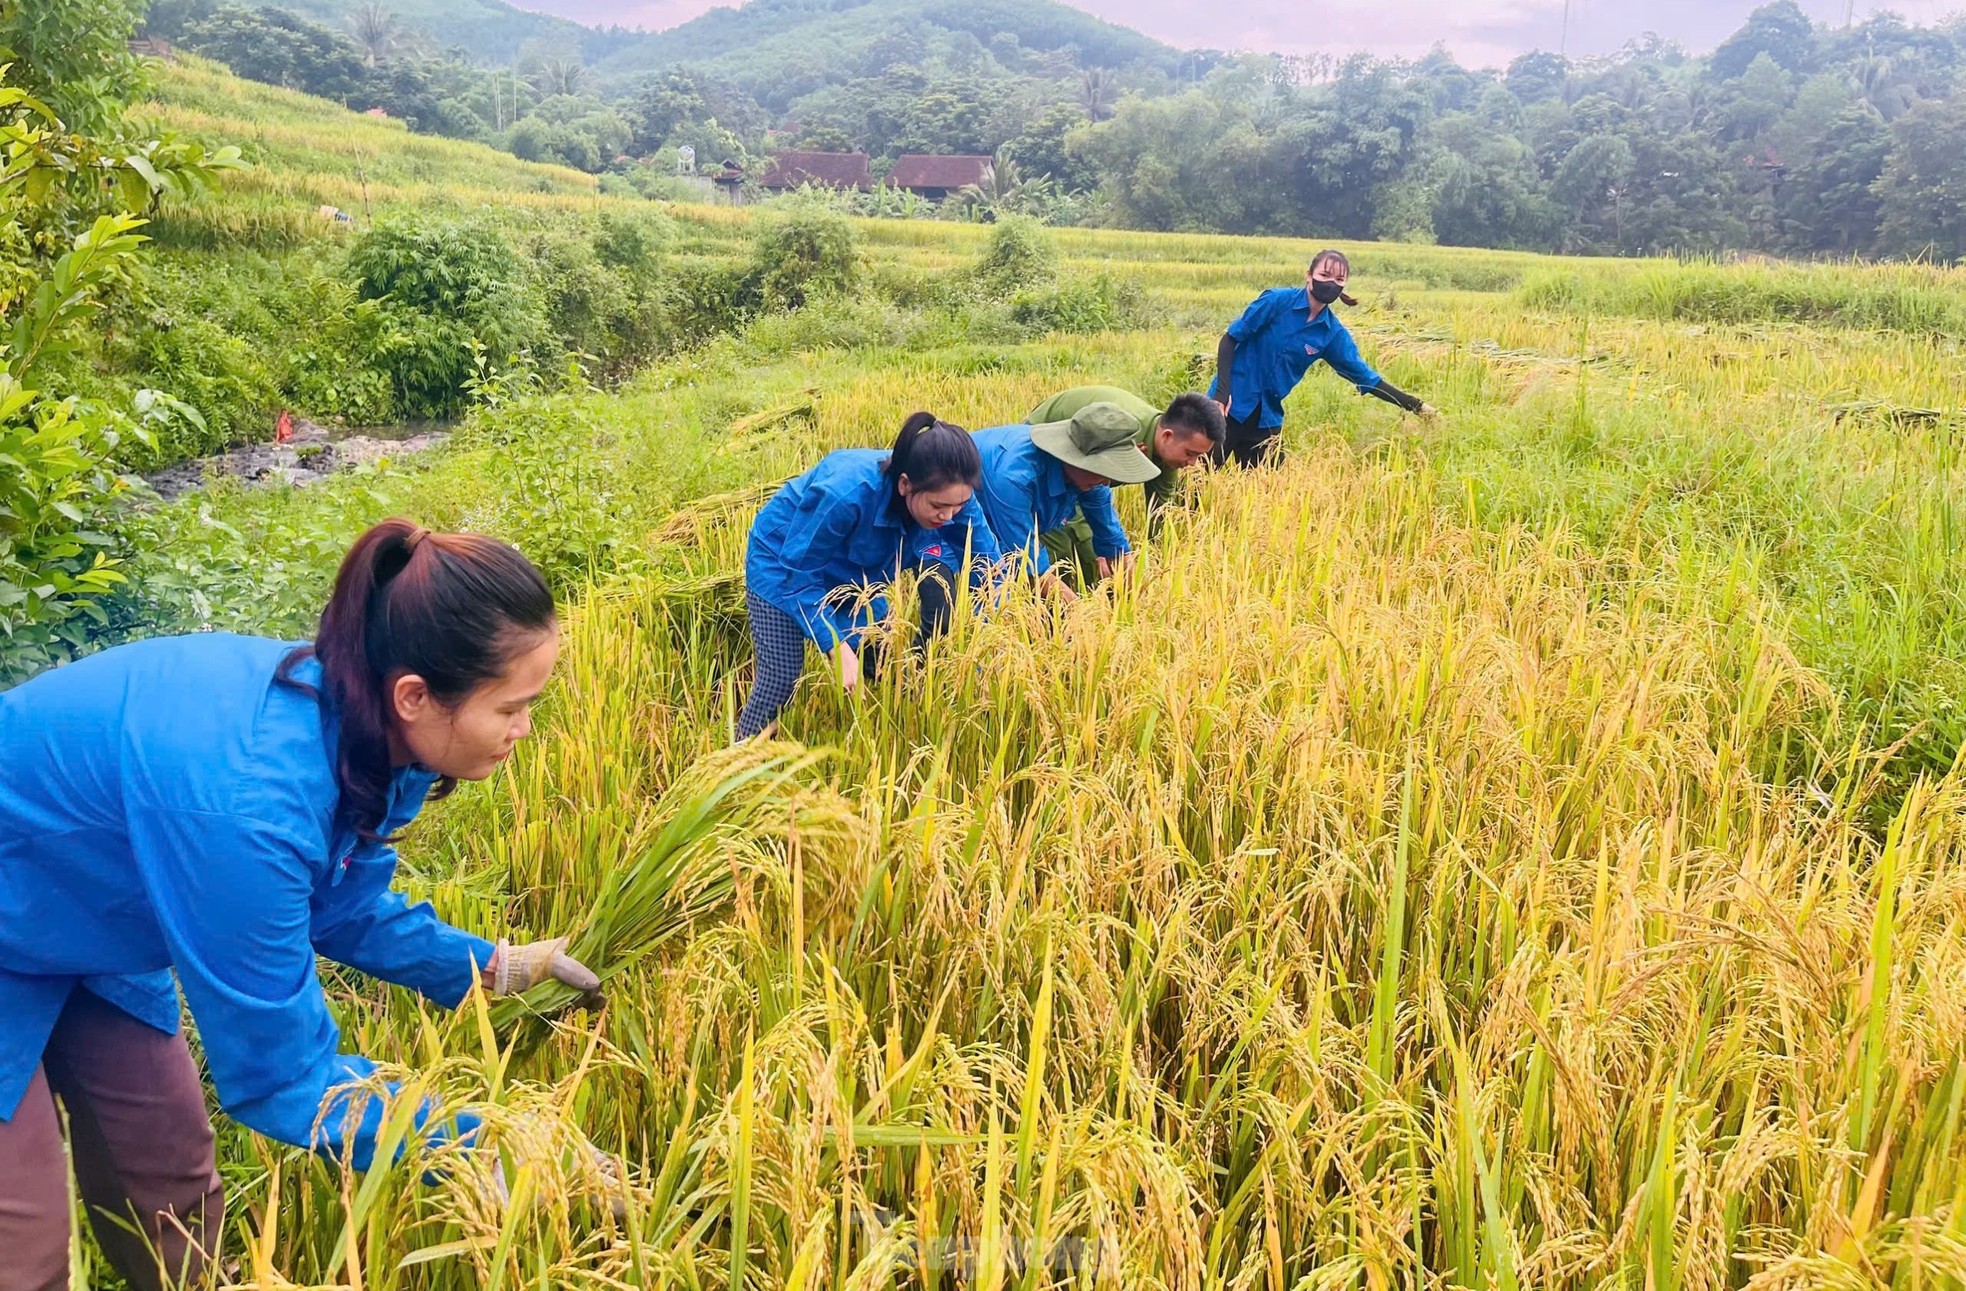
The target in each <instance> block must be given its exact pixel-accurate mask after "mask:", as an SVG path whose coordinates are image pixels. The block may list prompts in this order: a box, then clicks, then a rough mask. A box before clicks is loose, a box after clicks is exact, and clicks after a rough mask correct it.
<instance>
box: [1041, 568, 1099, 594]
mask: <svg viewBox="0 0 1966 1291" xmlns="http://www.w3.org/2000/svg"><path fill="white" fill-rule="evenodd" d="M1101 563H1102V564H1103V563H1104V562H1103V561H1102V562H1101ZM1038 591H1039V592H1040V593H1041V594H1043V595H1045V596H1054V597H1057V598H1058V599H1059V600H1060V601H1063V602H1064V603H1065V604H1067V605H1070V604H1071V603H1072V602H1073V601H1076V600H1078V599H1079V594H1078V593H1077V592H1075V591H1073V590H1072V585H1071V584H1070V583H1068V582H1066V581H1065V580H1064V579H1063V578H1060V577H1059V576H1058V571H1057V570H1055V569H1047V570H1046V571H1045V572H1044V573H1043V574H1042V575H1040V576H1039V578H1038Z"/></svg>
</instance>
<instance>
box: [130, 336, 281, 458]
mask: <svg viewBox="0 0 1966 1291" xmlns="http://www.w3.org/2000/svg"><path fill="white" fill-rule="evenodd" d="M134 341H135V349H136V359H135V364H136V367H137V370H138V371H139V372H140V373H141V375H142V379H143V380H144V382H145V383H146V384H148V385H152V386H155V387H157V388H158V389H159V390H163V391H165V392H167V393H169V394H171V395H173V396H175V397H176V398H178V399H181V400H183V401H184V402H185V403H187V404H189V405H191V406H192V407H194V408H196V409H197V410H198V411H199V413H200V414H201V417H200V420H199V421H197V422H195V423H194V422H191V421H189V420H185V419H179V420H178V421H177V422H175V423H174V424H173V425H172V426H171V427H170V429H169V430H167V431H165V432H161V433H159V434H157V435H155V436H154V437H152V438H151V439H150V440H149V441H147V442H139V443H133V444H130V445H127V446H126V447H125V450H124V451H123V452H121V453H119V454H118V457H119V458H120V460H121V463H122V465H123V466H125V467H126V468H127V469H130V470H148V469H151V468H154V467H157V466H162V465H166V464H168V463H170V462H175V461H181V460H183V459H184V458H187V457H197V456H200V455H202V454H205V453H211V452H216V451H218V450H219V449H221V448H224V447H225V446H226V445H227V444H231V443H237V442H239V441H241V440H246V439H251V438H264V432H265V430H267V429H268V428H270V426H271V423H272V417H273V413H274V411H275V409H274V408H273V406H272V404H273V401H274V399H275V389H274V378H273V374H272V373H271V372H270V371H268V370H267V367H266V364H265V363H264V362H262V361H261V359H260V356H259V354H258V352H257V351H256V348H255V347H254V346H253V345H252V344H250V343H248V342H247V341H245V340H242V339H241V338H239V337H237V336H235V335H233V334H232V333H230V332H228V331H227V330H226V329H225V328H224V327H222V326H220V325H219V324H218V323H216V322H214V321H212V320H211V319H208V318H201V317H197V316H192V317H188V318H177V319H170V318H167V319H165V320H164V321H163V322H162V323H161V324H160V325H158V326H153V327H151V328H148V329H146V330H145V331H143V332H141V333H139V334H138V335H137V336H136V337H135V338H134Z"/></svg>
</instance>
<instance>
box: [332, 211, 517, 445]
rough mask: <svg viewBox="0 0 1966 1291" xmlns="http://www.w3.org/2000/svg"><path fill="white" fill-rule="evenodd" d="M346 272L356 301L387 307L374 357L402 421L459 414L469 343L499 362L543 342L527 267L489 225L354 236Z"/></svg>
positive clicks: (402, 221) (411, 222)
mask: <svg viewBox="0 0 1966 1291" xmlns="http://www.w3.org/2000/svg"><path fill="white" fill-rule="evenodd" d="M348 268H349V271H350V273H351V275H352V276H353V278H354V281H355V284H356V288H357V291H358V293H359V294H360V296H361V298H362V299H364V300H374V301H380V302H382V303H383V305H384V313H385V316H386V318H387V327H386V328H385V329H384V331H383V332H382V334H381V336H380V337H379V338H378V340H379V344H378V353H377V358H378V360H379V363H380V365H381V367H382V368H383V370H385V371H387V372H388V373H389V374H390V377H391V379H392V380H393V381H394V382H395V386H396V395H397V402H398V404H399V405H400V409H401V411H402V412H403V413H404V414H405V415H408V416H412V417H443V416H448V415H450V414H452V413H454V412H455V411H456V410H457V408H458V406H459V402H460V397H461V394H462V391H463V387H464V382H465V380H466V379H467V378H468V377H469V376H470V375H471V372H472V366H471V342H472V341H473V340H476V341H478V342H480V343H481V344H483V345H484V347H485V348H486V349H487V350H488V351H489V352H490V353H491V355H492V356H493V359H494V361H504V360H505V359H507V358H510V357H512V356H516V355H519V354H522V353H524V352H526V351H527V350H529V349H531V348H532V347H534V346H536V345H538V344H540V342H541V341H542V340H543V339H544V338H545V335H546V323H545V319H544V318H543V317H542V316H541V311H540V307H539V304H538V302H537V301H536V300H535V299H534V297H533V296H532V295H531V294H530V293H529V292H528V290H527V287H528V285H529V284H528V280H527V275H526V271H525V267H524V266H523V265H522V264H521V263H520V261H519V258H518V256H517V255H515V254H514V253H513V250H512V247H511V245H510V244H509V243H507V242H506V240H505V238H504V237H503V236H502V235H501V234H500V233H499V232H498V230H497V229H495V228H493V227H491V226H490V225H488V224H484V223H465V222H451V221H445V220H422V219H417V218H414V217H406V216H399V217H396V218H394V219H391V220H388V221H386V222H384V223H382V224H380V225H378V226H377V227H376V228H374V229H372V230H370V231H369V232H367V233H364V234H362V235H361V236H360V237H358V238H356V239H355V241H354V242H353V243H352V244H351V245H350V247H349V251H348Z"/></svg>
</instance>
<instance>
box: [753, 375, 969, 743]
mask: <svg viewBox="0 0 1966 1291" xmlns="http://www.w3.org/2000/svg"><path fill="white" fill-rule="evenodd" d="M982 475H983V467H982V462H981V459H980V458H979V457H978V456H977V452H976V444H975V441H973V440H972V439H971V438H970V437H969V432H968V431H966V430H964V429H963V428H962V427H960V426H952V425H950V424H949V423H948V422H946V421H941V420H938V419H937V418H936V417H935V416H934V415H933V414H932V413H926V412H918V413H915V414H914V415H913V416H911V417H909V418H908V420H907V422H906V423H904V424H903V425H902V427H901V434H900V435H899V436H898V437H897V438H896V439H895V441H894V448H893V450H892V451H891V452H888V453H882V452H880V451H879V450H878V449H872V448H843V449H840V450H839V451H838V452H834V453H828V454H827V455H826V456H825V457H824V458H822V459H820V462H819V465H817V466H815V467H813V468H812V469H811V470H809V471H807V472H806V473H805V474H804V475H801V476H799V477H798V478H797V479H795V480H793V481H791V482H790V483H789V484H787V485H785V487H783V488H782V489H780V490H779V491H778V493H777V495H776V496H774V497H773V498H772V500H771V501H770V502H767V503H766V504H765V506H764V508H763V509H762V510H761V511H759V512H758V518H757V520H756V521H754V522H753V523H752V525H751V542H750V546H749V548H748V550H747V551H746V554H745V559H744V582H745V589H744V604H745V606H746V608H747V609H748V610H749V612H750V618H751V640H752V642H753V644H754V645H755V646H756V647H757V653H758V663H757V678H756V680H755V681H754V682H753V684H752V687H751V697H750V699H749V700H748V701H747V702H746V703H745V705H744V711H743V712H742V713H740V714H739V715H738V719H737V737H738V738H739V739H749V738H750V737H751V736H754V735H759V734H762V733H763V732H764V731H766V730H767V729H769V728H770V727H771V726H772V725H773V724H774V723H775V722H776V721H777V719H778V713H779V710H780V709H782V708H784V707H785V705H786V703H787V702H788V701H789V700H790V699H791V698H792V691H793V688H794V687H795V686H796V685H797V684H798V680H799V673H800V672H801V671H803V670H804V668H805V645H806V642H808V641H810V642H812V643H813V644H814V645H816V646H818V647H819V649H820V651H821V653H823V654H827V655H830V656H832V657H833V659H834V661H835V663H836V665H837V667H838V669H839V678H840V683H841V684H842V685H843V686H845V687H846V689H847V690H849V691H851V690H853V689H854V688H855V687H856V686H858V685H859V683H860V678H861V675H862V672H863V671H865V672H867V673H869V674H871V673H872V671H873V664H874V661H873V660H871V659H869V660H865V661H864V663H863V655H864V654H865V653H866V647H867V645H868V644H869V643H868V642H867V641H866V634H867V632H868V629H870V628H872V627H874V626H875V625H876V624H879V623H881V622H882V621H884V620H885V619H886V618H887V600H886V598H885V597H884V596H882V595H881V594H880V593H879V592H878V591H873V590H870V589H875V588H880V587H884V586H885V585H887V584H889V583H892V582H893V581H894V579H895V577H896V576H897V575H898V574H900V573H901V571H903V570H908V569H913V570H923V571H925V573H924V576H923V578H922V579H921V581H920V583H919V584H918V586H919V588H920V593H921V608H922V615H921V621H922V637H921V638H918V639H917V642H916V644H917V646H918V647H919V646H920V645H921V644H923V642H924V641H925V640H926V638H928V637H931V636H935V635H937V634H939V633H941V632H942V631H943V630H944V629H946V628H947V627H948V624H949V618H950V614H951V610H952V602H951V593H950V590H949V585H948V583H947V581H945V580H946V579H947V577H948V575H949V573H950V572H951V571H953V570H958V569H966V570H968V571H969V576H970V579H971V581H972V583H976V584H979V585H980V583H981V582H982V581H983V580H984V579H986V578H987V577H988V572H989V570H990V568H991V567H992V566H994V565H995V564H996V563H997V562H998V561H999V560H1000V559H1001V555H1002V553H1000V552H999V551H998V549H997V542H996V539H995V538H994V537H992V536H991V533H990V526H989V524H988V523H987V522H986V521H985V520H984V518H983V509H982V507H981V506H979V505H978V504H977V501H976V489H977V486H978V484H979V483H981V481H982Z"/></svg>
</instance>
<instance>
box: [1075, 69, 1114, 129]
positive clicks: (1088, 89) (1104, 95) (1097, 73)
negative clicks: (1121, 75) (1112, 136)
mask: <svg viewBox="0 0 1966 1291" xmlns="http://www.w3.org/2000/svg"><path fill="white" fill-rule="evenodd" d="M1118 100H1119V85H1118V83H1117V82H1116V81H1114V79H1113V74H1112V73H1111V72H1109V71H1107V70H1106V69H1105V68H1103V67H1088V68H1086V69H1085V70H1084V71H1082V72H1080V73H1079V106H1080V107H1082V108H1084V109H1085V116H1086V120H1088V121H1091V122H1093V123H1095V124H1096V123H1098V122H1100V121H1105V120H1108V119H1110V118H1111V117H1112V115H1113V104H1114V103H1116V102H1117V101H1118Z"/></svg>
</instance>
